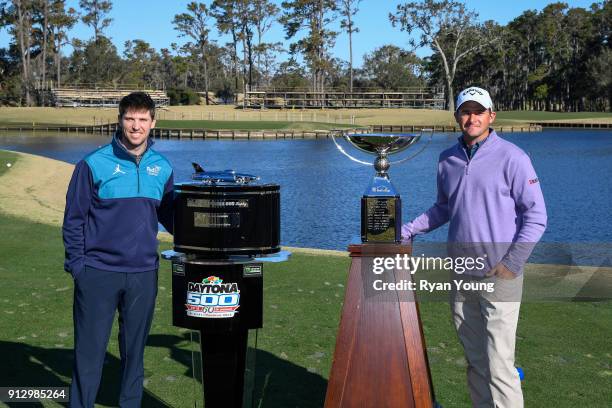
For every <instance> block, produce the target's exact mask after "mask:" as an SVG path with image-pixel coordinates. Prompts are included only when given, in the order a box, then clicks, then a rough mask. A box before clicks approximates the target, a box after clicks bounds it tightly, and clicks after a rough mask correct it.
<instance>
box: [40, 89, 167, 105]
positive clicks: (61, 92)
mask: <svg viewBox="0 0 612 408" xmlns="http://www.w3.org/2000/svg"><path fill="white" fill-rule="evenodd" d="M135 91H142V92H146V93H148V94H149V95H150V96H151V98H153V100H154V101H155V104H156V105H157V106H158V107H159V106H168V104H169V103H170V98H168V95H166V92H165V91H161V90H154V89H138V87H121V88H110V87H109V88H95V87H91V88H87V87H85V86H81V85H79V86H62V87H59V88H51V89H49V91H48V92H49V93H50V97H51V101H52V104H53V105H55V106H57V107H79V106H84V107H116V106H118V105H119V101H120V100H121V98H123V97H124V96H125V95H127V94H129V93H131V92H135Z"/></svg>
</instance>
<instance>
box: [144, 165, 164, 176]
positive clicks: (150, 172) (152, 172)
mask: <svg viewBox="0 0 612 408" xmlns="http://www.w3.org/2000/svg"><path fill="white" fill-rule="evenodd" d="M160 170H161V167H159V166H153V167H149V166H147V174H148V175H149V176H157V175H158V174H159V171H160Z"/></svg>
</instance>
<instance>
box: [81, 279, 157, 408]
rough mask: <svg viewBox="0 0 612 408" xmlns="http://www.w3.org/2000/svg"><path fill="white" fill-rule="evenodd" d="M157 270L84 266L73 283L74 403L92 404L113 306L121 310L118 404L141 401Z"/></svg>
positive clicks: (84, 405)
mask: <svg viewBox="0 0 612 408" xmlns="http://www.w3.org/2000/svg"><path fill="white" fill-rule="evenodd" d="M156 296H157V271H149V272H139V273H122V272H109V271H100V270H97V269H94V268H90V267H86V268H85V270H83V271H82V272H81V273H80V274H79V275H77V277H76V279H75V285H74V306H73V319H74V366H73V373H72V385H71V387H70V406H71V407H73V408H77V407H79V408H80V407H86V408H91V407H93V406H94V402H95V400H96V394H97V393H98V387H99V386H100V379H101V377H102V367H103V365H104V357H105V355H106V347H107V345H108V338H109V336H110V332H111V329H112V326H113V319H114V317H115V310H117V309H118V310H119V351H120V354H121V394H120V396H119V406H120V407H122V408H128V407H140V401H141V399H142V392H143V384H142V382H143V379H144V365H143V356H144V347H145V343H146V341H147V336H148V335H149V329H150V328H151V321H152V320H153V311H154V309H155V298H156Z"/></svg>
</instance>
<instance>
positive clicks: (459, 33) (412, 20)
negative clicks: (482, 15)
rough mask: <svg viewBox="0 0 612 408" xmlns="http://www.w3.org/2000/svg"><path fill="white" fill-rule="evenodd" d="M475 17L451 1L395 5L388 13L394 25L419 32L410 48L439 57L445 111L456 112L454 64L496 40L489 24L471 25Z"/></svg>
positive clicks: (472, 13) (455, 70)
mask: <svg viewBox="0 0 612 408" xmlns="http://www.w3.org/2000/svg"><path fill="white" fill-rule="evenodd" d="M477 18H478V14H477V13H476V12H474V11H469V10H466V8H465V6H464V5H463V4H462V3H459V2H456V1H453V0H424V1H423V2H422V3H417V2H409V3H405V4H400V5H398V6H397V12H396V13H395V14H389V19H390V20H391V23H392V24H393V26H397V25H399V26H400V28H401V29H402V31H406V32H407V33H408V34H412V33H413V32H415V31H420V37H419V40H418V41H414V40H411V45H413V46H418V47H424V46H430V47H431V48H433V50H434V51H435V52H436V53H438V54H440V57H441V59H442V62H443V66H444V73H445V80H446V88H447V92H448V95H447V100H448V109H449V110H450V111H454V110H455V101H454V92H453V80H454V78H455V73H456V72H457V64H458V63H459V62H460V61H461V60H462V59H463V58H465V57H466V56H468V55H470V54H473V53H475V52H478V51H480V50H482V49H483V48H484V47H486V46H487V45H489V44H491V43H492V42H494V41H497V40H498V35H497V33H495V32H494V31H493V30H492V29H491V27H492V24H491V23H485V24H484V25H479V24H477V23H474V22H475V21H476V20H477Z"/></svg>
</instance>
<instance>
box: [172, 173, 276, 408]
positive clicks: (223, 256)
mask: <svg viewBox="0 0 612 408" xmlns="http://www.w3.org/2000/svg"><path fill="white" fill-rule="evenodd" d="M194 167H195V168H196V173H195V174H194V175H193V178H194V180H195V181H194V182H189V183H179V184H176V185H175V212H174V249H175V251H176V252H175V251H166V252H164V253H163V256H164V258H166V259H170V260H171V261H172V324H173V325H174V326H177V327H183V328H187V329H191V330H195V331H197V332H198V334H199V336H198V337H199V339H200V347H201V352H200V355H199V357H198V360H199V361H194V367H193V368H194V376H195V374H196V372H197V371H198V370H196V366H201V371H202V373H201V379H202V385H203V391H204V402H205V406H206V408H216V407H223V408H225V407H243V406H247V405H250V404H249V400H250V395H248V394H249V392H245V381H246V382H248V378H247V376H245V372H246V371H245V368H246V365H247V344H248V342H249V330H251V329H259V328H261V327H262V326H263V263H262V262H265V260H264V261H262V259H265V257H266V256H268V257H273V256H274V255H265V254H274V253H278V252H279V251H280V244H279V241H280V191H279V186H278V185H275V184H250V182H251V181H254V180H257V178H256V177H254V176H249V175H240V174H236V173H235V172H233V171H229V170H226V171H225V172H214V173H207V172H204V171H203V170H202V169H201V167H199V166H197V165H195V164H194ZM256 256H260V257H259V258H255V257H256ZM261 256H263V258H262V257H261ZM255 338H256V336H255ZM247 371H248V370H247Z"/></svg>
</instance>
